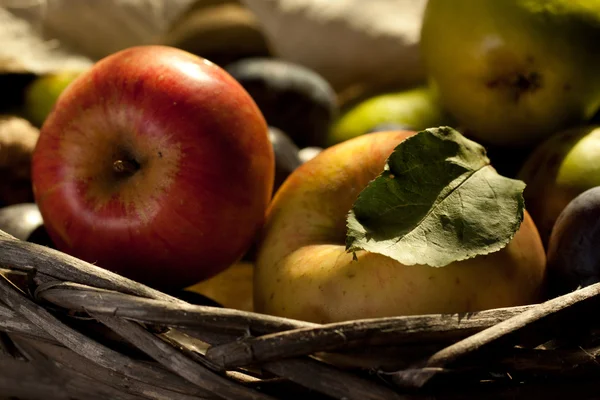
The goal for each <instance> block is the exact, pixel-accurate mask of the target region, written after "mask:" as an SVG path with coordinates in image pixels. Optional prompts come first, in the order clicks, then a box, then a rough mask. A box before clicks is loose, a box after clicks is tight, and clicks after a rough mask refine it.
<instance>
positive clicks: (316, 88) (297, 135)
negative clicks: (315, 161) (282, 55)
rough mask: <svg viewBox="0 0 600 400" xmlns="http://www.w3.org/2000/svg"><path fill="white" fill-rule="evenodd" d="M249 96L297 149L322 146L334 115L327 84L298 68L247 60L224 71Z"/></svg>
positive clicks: (334, 101) (333, 101)
mask: <svg viewBox="0 0 600 400" xmlns="http://www.w3.org/2000/svg"><path fill="white" fill-rule="evenodd" d="M225 69H226V70H227V72H229V73H230V74H231V75H232V76H233V77H234V78H235V79H236V80H237V81H238V82H240V84H241V85H242V86H243V87H244V88H245V89H246V90H247V91H248V93H250V95H251V96H252V98H253V99H254V101H255V102H256V104H257V105H258V107H259V108H260V110H261V111H262V113H263V115H264V116H265V119H266V120H267V123H268V124H269V125H270V126H273V127H276V128H279V129H281V130H282V131H283V132H285V133H286V134H287V135H288V136H289V137H290V138H291V139H292V140H293V141H294V143H296V145H297V146H299V147H306V146H322V145H323V144H324V143H325V141H326V137H327V132H328V131H329V128H330V125H331V123H332V121H333V120H334V119H335V118H336V116H337V113H338V108H337V97H336V94H335V92H334V91H333V89H332V87H331V85H330V84H329V83H328V82H327V81H326V80H325V79H323V78H322V77H321V76H320V75H319V74H317V73H316V72H314V71H312V70H310V69H308V68H306V67H303V66H301V65H297V64H292V63H289V62H285V61H282V60H278V59H271V58H247V59H244V60H240V61H238V62H235V63H233V64H230V65H228V66H226V68H225Z"/></svg>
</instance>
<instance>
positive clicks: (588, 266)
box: [548, 186, 600, 297]
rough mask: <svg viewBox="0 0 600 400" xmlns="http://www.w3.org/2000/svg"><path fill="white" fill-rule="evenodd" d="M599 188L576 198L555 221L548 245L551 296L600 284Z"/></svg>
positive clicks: (594, 188) (587, 191)
mask: <svg viewBox="0 0 600 400" xmlns="http://www.w3.org/2000/svg"><path fill="white" fill-rule="evenodd" d="M599 244H600V186H596V187H593V188H591V189H588V190H586V191H585V192H583V193H581V194H579V195H577V196H576V197H575V198H574V199H573V200H571V201H570V202H569V204H567V206H566V207H565V208H564V209H563V211H562V212H561V213H560V215H559V216H558V218H557V220H556V224H555V225H554V229H553V230H552V235H551V236H550V241H549V246H548V275H549V287H550V289H549V290H550V293H549V295H550V296H551V297H554V296H558V295H562V294H565V293H568V292H571V291H573V290H576V289H578V288H580V287H585V286H588V285H592V284H594V283H597V282H600V245H599Z"/></svg>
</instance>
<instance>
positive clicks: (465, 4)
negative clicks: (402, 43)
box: [420, 0, 600, 147]
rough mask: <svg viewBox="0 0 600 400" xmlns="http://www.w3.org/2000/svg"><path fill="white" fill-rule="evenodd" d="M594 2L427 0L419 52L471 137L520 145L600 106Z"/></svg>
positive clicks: (599, 10) (598, 19)
mask: <svg viewBox="0 0 600 400" xmlns="http://www.w3.org/2000/svg"><path fill="white" fill-rule="evenodd" d="M599 36H600V2H597V1H571V0H553V1H530V0H503V1H498V0H478V1H472V0H454V1H447V0H428V2H427V7H426V9H425V13H424V17H423V22H422V30H421V46H420V48H421V54H422V56H423V61H424V64H425V70H426V73H427V75H428V76H429V80H430V81H431V82H432V84H433V85H434V86H435V87H436V88H437V89H438V90H439V93H440V99H441V101H442V103H443V104H444V106H445V107H446V108H447V109H448V111H449V112H450V113H451V114H452V115H453V116H454V117H455V118H456V119H457V121H458V122H459V123H460V125H461V126H464V127H465V128H467V129H469V131H470V132H471V135H472V137H474V138H476V140H479V141H481V142H482V143H485V144H495V145H502V146H511V147H520V146H532V145H535V144H537V143H540V142H541V141H543V140H544V139H546V138H547V137H548V136H550V135H552V134H553V133H555V132H557V131H559V130H563V129H567V128H569V127H571V126H574V125H577V124H581V123H584V122H585V121H588V120H589V118H591V117H592V115H593V114H594V113H595V112H596V111H597V110H598V107H600V74H598V65H600V42H599V41H598V40H597V38H598V37H599Z"/></svg>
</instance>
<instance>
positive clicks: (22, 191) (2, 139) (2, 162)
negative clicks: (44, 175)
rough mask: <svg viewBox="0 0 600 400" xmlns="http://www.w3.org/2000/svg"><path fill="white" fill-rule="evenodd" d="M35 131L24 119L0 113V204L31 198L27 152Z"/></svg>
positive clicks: (29, 151)
mask: <svg viewBox="0 0 600 400" xmlns="http://www.w3.org/2000/svg"><path fill="white" fill-rule="evenodd" d="M39 135H40V132H39V130H38V128H36V127H34V126H33V125H31V123H29V121H27V120H26V119H24V118H21V117H18V116H15V115H3V116H2V115H0V177H1V179H0V206H3V205H10V204H16V203H26V202H33V191H32V189H31V154H32V153H33V149H34V148H35V145H36V143H37V140H38V138H39Z"/></svg>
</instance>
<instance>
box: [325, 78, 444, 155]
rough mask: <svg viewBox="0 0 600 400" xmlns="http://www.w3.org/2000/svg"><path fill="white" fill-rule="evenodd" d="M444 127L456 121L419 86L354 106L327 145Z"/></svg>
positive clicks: (334, 131) (345, 113)
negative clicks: (377, 134) (373, 134)
mask: <svg viewBox="0 0 600 400" xmlns="http://www.w3.org/2000/svg"><path fill="white" fill-rule="evenodd" d="M442 125H453V122H452V119H451V118H450V116H449V115H448V114H447V113H446V112H445V111H444V110H443V109H442V106H441V105H440V103H439V101H438V99H437V97H436V95H435V93H434V92H433V91H432V90H430V89H429V87H427V86H418V87H414V88H410V89H404V90H399V91H394V92H390V93H381V94H377V95H373V96H369V97H367V98H366V99H363V100H362V101H359V102H358V103H357V104H354V105H352V106H350V107H349V108H348V109H346V110H345V111H344V112H343V113H342V114H341V115H340V117H339V119H338V120H337V121H336V122H335V123H334V125H333V126H332V128H331V130H330V132H329V135H328V137H327V141H326V144H327V145H328V146H331V145H334V144H337V143H340V142H343V141H344V140H348V139H352V138H354V137H356V136H359V135H362V134H365V133H369V132H374V131H383V130H396V129H398V128H399V127H401V129H407V130H415V131H420V130H423V129H426V128H432V127H436V126H442ZM390 128H391V129H390Z"/></svg>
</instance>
